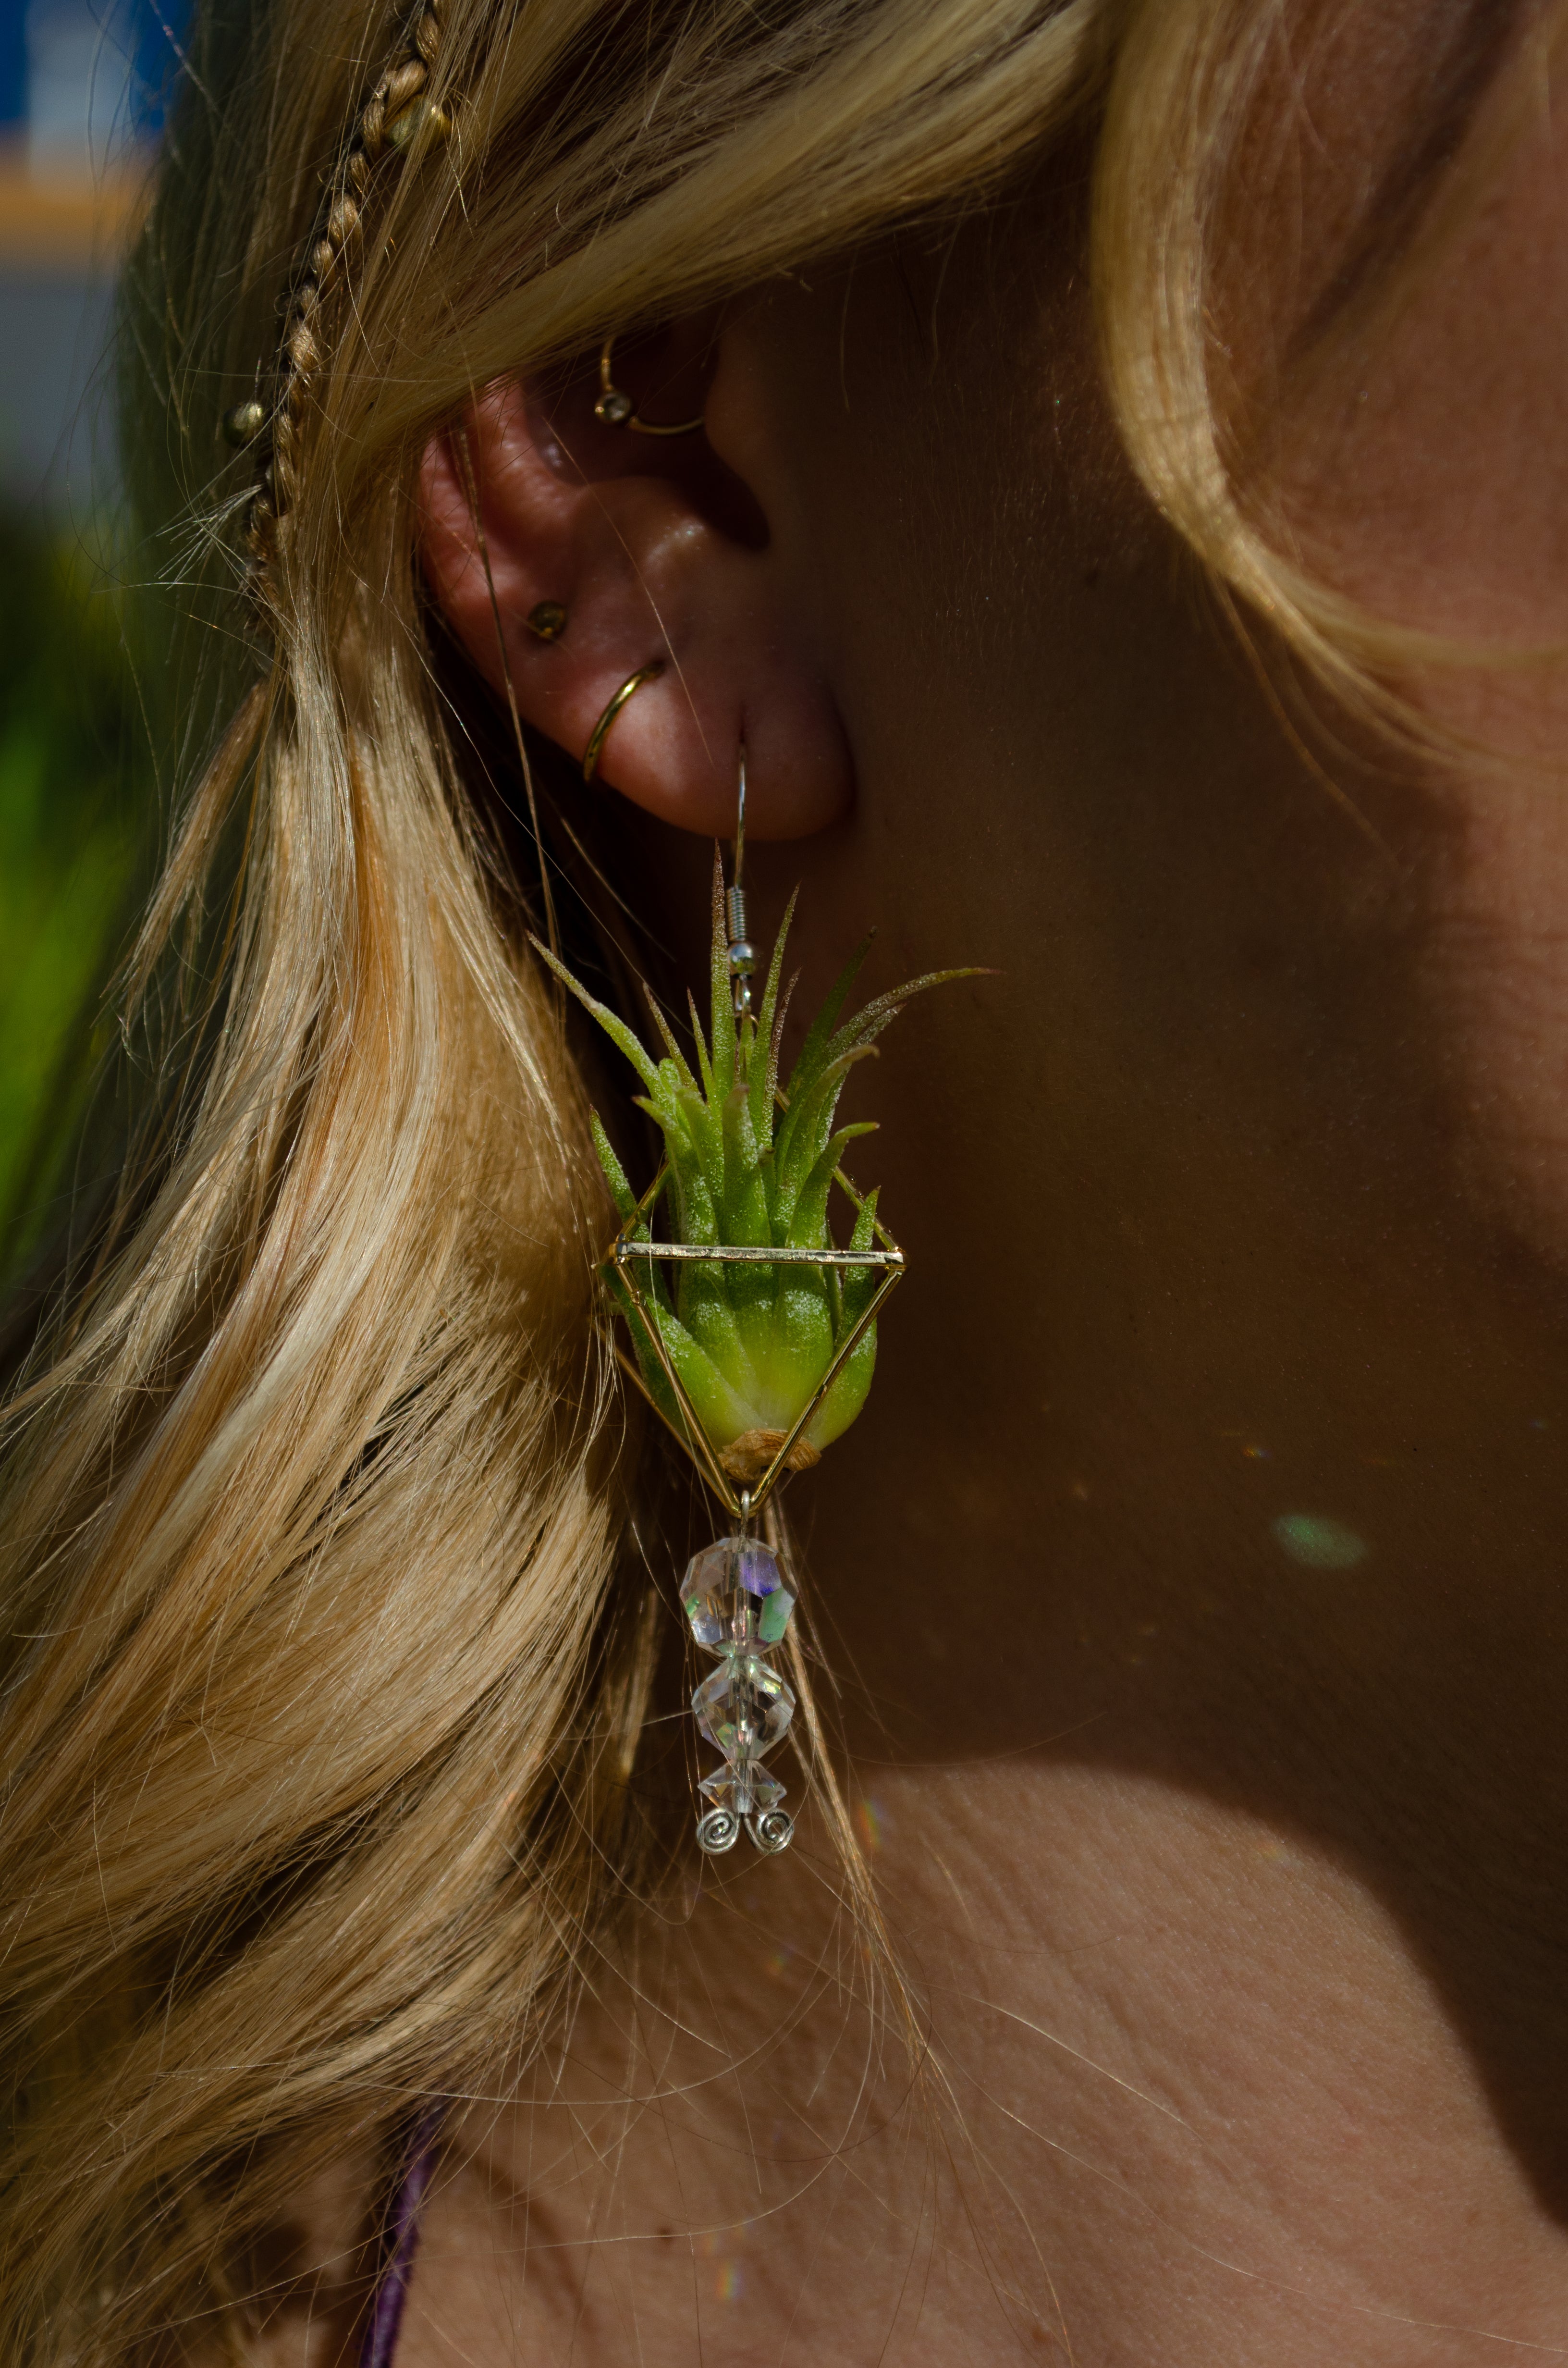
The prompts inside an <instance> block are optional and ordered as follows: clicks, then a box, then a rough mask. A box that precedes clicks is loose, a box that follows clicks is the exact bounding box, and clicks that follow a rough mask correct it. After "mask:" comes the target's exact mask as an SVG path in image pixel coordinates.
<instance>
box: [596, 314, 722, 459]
mask: <svg viewBox="0 0 1568 2368" xmlns="http://www.w3.org/2000/svg"><path fill="white" fill-rule="evenodd" d="M614 344H615V339H614V337H613V336H608V337H607V338H606V339H605V341H604V345H603V347H601V348H600V352H599V399H598V401H597V403H596V404H595V405H594V417H595V418H596V419H597V420H598V422H599V423H600V425H601V426H602V427H630V428H631V430H632V431H633V433H634V434H636V435H638V436H695V435H696V433H697V431H698V429H699V427H701V426H702V424H703V423H702V420H701V419H700V418H697V419H681V420H677V421H676V424H675V425H674V426H673V427H659V426H658V425H657V423H656V422H655V421H653V420H652V419H640V418H639V417H638V416H637V405H636V404H634V403H633V402H632V400H631V396H630V395H629V394H628V393H627V392H626V389H625V388H624V387H621V386H617V384H616V382H615V381H614V379H613V378H612V377H611V375H610V367H609V357H610V349H611V347H613V346H614Z"/></svg>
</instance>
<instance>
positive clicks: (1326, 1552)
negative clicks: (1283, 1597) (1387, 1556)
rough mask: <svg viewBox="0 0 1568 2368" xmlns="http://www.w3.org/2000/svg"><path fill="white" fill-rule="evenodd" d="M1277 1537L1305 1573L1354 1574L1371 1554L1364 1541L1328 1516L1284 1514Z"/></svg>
mask: <svg viewBox="0 0 1568 2368" xmlns="http://www.w3.org/2000/svg"><path fill="white" fill-rule="evenodd" d="M1274 1534H1275V1537H1276V1538H1277V1539H1278V1542H1279V1543H1280V1544H1281V1545H1282V1546H1283V1547H1284V1549H1285V1551H1286V1553H1287V1554H1289V1555H1290V1559H1291V1561H1292V1562H1299V1563H1300V1564H1301V1565H1302V1567H1303V1569H1306V1570H1354V1568H1355V1567H1356V1565H1357V1564H1358V1562H1365V1561H1366V1559H1367V1556H1368V1554H1369V1553H1370V1551H1371V1549H1370V1547H1369V1545H1368V1543H1367V1541H1366V1539H1365V1538H1363V1537H1358V1535H1357V1533H1356V1531H1354V1530H1352V1529H1347V1528H1346V1525H1345V1523H1344V1522H1343V1521H1336V1520H1335V1519H1334V1518H1333V1516H1332V1515H1331V1514H1328V1513H1281V1514H1280V1516H1279V1519H1278V1520H1277V1521H1276V1522H1275V1523H1274Z"/></svg>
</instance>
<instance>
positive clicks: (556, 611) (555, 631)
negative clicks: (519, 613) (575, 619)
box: [524, 600, 566, 642]
mask: <svg viewBox="0 0 1568 2368" xmlns="http://www.w3.org/2000/svg"><path fill="white" fill-rule="evenodd" d="M524 621H525V623H526V624H527V626H528V631H529V632H530V633H531V634H532V635H533V637H534V639H535V641H537V642H558V641H559V640H560V639H561V636H562V633H563V632H565V631H566V609H565V606H564V604H563V602H562V601H560V600H540V601H538V602H537V603H536V604H535V606H534V607H533V608H531V609H529V610H528V616H527V618H526V619H525V620H524Z"/></svg>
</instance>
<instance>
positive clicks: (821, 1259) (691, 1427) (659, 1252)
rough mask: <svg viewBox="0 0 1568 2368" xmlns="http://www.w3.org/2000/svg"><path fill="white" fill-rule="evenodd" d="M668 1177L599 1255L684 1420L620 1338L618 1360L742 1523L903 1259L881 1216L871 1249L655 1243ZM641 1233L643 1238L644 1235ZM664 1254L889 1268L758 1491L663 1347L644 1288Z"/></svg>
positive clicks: (782, 1467)
mask: <svg viewBox="0 0 1568 2368" xmlns="http://www.w3.org/2000/svg"><path fill="white" fill-rule="evenodd" d="M668 1176H669V1163H668V1161H666V1162H665V1165H664V1166H663V1167H661V1168H660V1170H659V1172H658V1174H657V1175H656V1176H655V1177H654V1178H653V1182H652V1183H651V1184H650V1185H649V1187H648V1190H646V1191H645V1192H644V1193H643V1195H642V1199H641V1201H638V1203H637V1206H636V1208H635V1209H633V1211H632V1212H631V1216H630V1217H628V1219H627V1220H626V1223H625V1224H623V1225H622V1226H621V1228H620V1231H619V1233H618V1234H617V1235H616V1237H615V1239H614V1240H613V1241H612V1242H611V1244H610V1246H609V1247H608V1249H607V1250H606V1252H605V1254H604V1256H603V1258H601V1259H600V1260H599V1266H598V1271H599V1273H600V1275H601V1277H603V1278H605V1279H606V1280H607V1281H608V1277H609V1275H610V1274H611V1273H612V1272H613V1274H614V1275H615V1276H616V1278H617V1279H618V1280H619V1282H620V1284H621V1286H622V1288H623V1290H624V1291H625V1293H626V1297H627V1300H628V1301H629V1302H630V1303H631V1315H627V1310H626V1308H625V1307H624V1306H618V1307H617V1308H616V1312H617V1313H618V1314H619V1315H621V1316H622V1317H623V1319H624V1320H625V1321H626V1322H627V1324H628V1326H629V1327H631V1329H632V1330H633V1331H635V1330H636V1328H637V1327H638V1326H641V1329H642V1335H643V1338H645V1340H646V1341H647V1343H648V1345H649V1347H650V1348H651V1349H652V1350H653V1355H654V1357H655V1358H656V1359H657V1360H658V1363H659V1366H660V1369H661V1371H662V1372H663V1373H664V1376H665V1381H666V1382H667V1383H669V1387H670V1395H671V1396H672V1397H673V1398H674V1400H675V1403H676V1411H677V1412H678V1414H679V1416H680V1422H679V1423H678V1424H676V1423H673V1422H672V1421H671V1420H670V1418H669V1416H668V1415H667V1414H666V1413H665V1409H664V1407H663V1406H660V1404H659V1402H658V1400H657V1399H656V1398H655V1397H654V1395H653V1391H652V1390H651V1389H650V1388H649V1387H648V1384H647V1383H646V1382H645V1381H644V1380H643V1378H642V1370H641V1368H640V1367H639V1365H638V1362H637V1360H636V1358H635V1357H634V1356H628V1354H627V1352H626V1350H625V1349H623V1348H622V1346H621V1344H620V1342H619V1340H616V1341H615V1344H614V1345H615V1354H616V1359H617V1361H618V1363H619V1366H620V1368H621V1371H622V1372H624V1373H625V1374H626V1375H627V1377H628V1379H629V1380H630V1381H631V1382H632V1383H634V1384H635V1386H636V1387H637V1389H638V1390H639V1391H641V1393H642V1396H643V1397H645V1398H646V1399H647V1401H648V1404H649V1405H650V1406H652V1407H653V1412H654V1413H655V1414H656V1415H657V1416H658V1417H659V1420H660V1421H661V1422H662V1423H663V1424H664V1426H665V1429H666V1430H667V1431H668V1432H669V1434H670V1436H671V1438H672V1439H674V1440H675V1441H676V1444H677V1446H679V1447H681V1448H683V1449H684V1450H685V1451H686V1453H687V1455H688V1456H689V1457H690V1458H691V1461H692V1463H694V1464H695V1466H696V1467H697V1471H698V1474H699V1477H700V1478H701V1479H702V1480H703V1481H704V1482H705V1483H706V1484H707V1486H708V1487H709V1488H710V1489H711V1491H712V1493H713V1494H714V1496H715V1497H718V1499H719V1502H720V1503H721V1504H722V1506H723V1508H724V1509H725V1511H726V1512H727V1513H728V1514H730V1516H731V1517H732V1519H733V1520H737V1521H748V1520H752V1519H753V1518H754V1517H755V1516H756V1514H758V1513H760V1512H761V1510H762V1508H763V1507H764V1505H765V1504H766V1503H767V1499H768V1498H769V1497H771V1495H772V1494H773V1491H774V1489H775V1488H776V1487H777V1486H778V1482H779V1480H780V1479H781V1478H782V1477H783V1474H784V1473H785V1471H786V1469H787V1468H788V1465H789V1459H790V1450H791V1449H792V1448H793V1447H794V1445H795V1442H796V1440H798V1439H799V1438H800V1437H801V1433H802V1432H803V1431H804V1429H805V1428H806V1426H807V1424H808V1423H809V1422H810V1421H811V1418H812V1415H814V1414H815V1412H816V1410H817V1408H818V1407H819V1406H821V1404H822V1402H823V1400H824V1398H825V1397H826V1395H827V1394H828V1391H829V1390H830V1389H831V1388H832V1387H833V1384H834V1382H835V1379H836V1378H837V1375H838V1372H839V1370H840V1368H841V1367H842V1366H843V1364H844V1362H845V1360H846V1358H848V1357H849V1355H850V1354H851V1352H852V1351H853V1349H855V1346H856V1344H857V1342H858V1340H859V1339H860V1338H861V1336H862V1334H863V1333H864V1332H865V1330H866V1328H867V1326H869V1324H871V1323H873V1322H874V1321H875V1319H876V1315H877V1310H878V1309H879V1308H880V1307H881V1304H882V1302H883V1300H884V1299H886V1298H887V1296H888V1293H889V1292H891V1291H892V1289H893V1287H894V1285H895V1284H897V1283H899V1282H902V1281H903V1276H904V1273H905V1263H904V1256H903V1251H902V1250H901V1249H900V1247H899V1246H898V1244H897V1243H896V1242H895V1241H894V1239H893V1237H892V1235H891V1234H890V1233H889V1232H888V1230H887V1227H886V1226H885V1225H884V1224H882V1223H881V1220H880V1219H878V1218H873V1219H872V1221H871V1224H872V1230H873V1232H874V1233H875V1235H876V1237H877V1241H878V1244H879V1247H877V1248H876V1249H871V1250H798V1249H773V1248H769V1247H767V1246H763V1247H759V1248H755V1249H754V1248H745V1249H740V1248H733V1247H727V1246H726V1245H724V1244H722V1243H721V1244H709V1243H706V1242H657V1241H653V1240H652V1239H650V1238H648V1237H647V1227H648V1220H649V1212H650V1211H651V1210H652V1209H653V1207H654V1205H655V1204H656V1202H657V1201H658V1198H659V1195H660V1193H661V1192H662V1191H663V1190H664V1189H665V1182H666V1180H667V1178H668ZM834 1181H835V1184H837V1185H838V1187H839V1188H840V1190H842V1191H843V1192H845V1193H846V1194H847V1196H848V1198H849V1199H850V1200H851V1201H853V1202H854V1203H855V1206H856V1207H857V1208H861V1207H863V1206H864V1202H863V1200H862V1198H861V1195H860V1194H859V1193H858V1191H857V1190H856V1189H855V1187H854V1185H853V1184H852V1183H851V1182H850V1180H849V1178H848V1177H847V1176H846V1175H845V1173H844V1171H843V1169H842V1168H841V1167H835V1169H834ZM640 1235H641V1236H642V1238H639V1236H640ZM661 1259H668V1260H670V1261H671V1262H672V1263H679V1262H681V1261H686V1262H688V1263H689V1262H696V1261H699V1260H700V1261H702V1262H704V1263H708V1264H711V1265H714V1266H815V1267H840V1268H842V1267H881V1269H883V1273H882V1279H881V1282H880V1283H879V1284H878V1285H877V1288H876V1290H875V1291H874V1292H872V1293H871V1297H870V1301H869V1304H868V1305H867V1307H866V1308H865V1310H864V1311H863V1313H862V1314H861V1315H860V1317H859V1320H858V1323H856V1324H855V1325H854V1326H852V1328H851V1329H850V1330H849V1331H848V1332H847V1333H846V1336H845V1338H843V1339H842V1340H841V1341H840V1342H839V1344H838V1347H837V1348H836V1349H835V1351H834V1355H833V1361H832V1363H831V1364H830V1365H829V1366H828V1368H827V1371H826V1372H824V1375H823V1377H822V1380H821V1381H820V1382H819V1383H818V1384H817V1387H816V1389H815V1391H814V1392H813V1393H812V1397H811V1400H810V1402H809V1404H807V1405H806V1406H803V1407H802V1408H801V1413H800V1414H799V1415H798V1416H797V1417H796V1419H795V1421H794V1423H793V1425H792V1426H791V1428H790V1429H789V1430H788V1431H787V1432H786V1433H785V1435H784V1438H783V1440H781V1441H780V1443H779V1446H778V1449H777V1450H776V1452H775V1453H774V1455H773V1457H772V1460H771V1462H770V1463H768V1465H767V1469H766V1471H765V1472H764V1473H763V1474H762V1477H761V1479H760V1480H758V1482H757V1484H756V1487H755V1488H737V1487H736V1486H734V1483H733V1481H732V1479H731V1477H730V1474H728V1473H727V1472H726V1471H725V1469H724V1467H723V1465H722V1463H721V1462H720V1461H719V1451H718V1450H717V1449H716V1448H715V1446H714V1445H713V1442H712V1440H710V1438H709V1436H708V1433H707V1431H706V1429H704V1427H703V1422H702V1417H701V1416H700V1415H699V1413H698V1411H697V1408H696V1407H695V1406H693V1404H692V1402H691V1397H690V1395H689V1393H688V1392H687V1388H686V1385H685V1383H683V1382H682V1380H681V1378H680V1375H679V1374H678V1373H677V1372H676V1369H675V1366H674V1365H673V1363H672V1362H671V1360H670V1354H669V1350H668V1349H666V1348H665V1340H664V1335H663V1334H662V1333H661V1331H660V1329H659V1323H658V1315H657V1312H656V1310H655V1309H654V1308H653V1307H651V1306H650V1304H649V1299H648V1293H647V1290H646V1281H651V1279H652V1269H653V1267H654V1266H655V1265H656V1264H657V1263H658V1262H659V1261H660V1260H661ZM640 1270H641V1271H640ZM607 1295H608V1294H607ZM613 1304H614V1303H613V1302H612V1305H613ZM612 1337H613V1336H612Z"/></svg>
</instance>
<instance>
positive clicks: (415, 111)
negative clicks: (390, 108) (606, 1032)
mask: <svg viewBox="0 0 1568 2368" xmlns="http://www.w3.org/2000/svg"><path fill="white" fill-rule="evenodd" d="M451 128H452V120H451V117H450V116H449V114H448V113H447V110H446V108H444V107H437V104H436V102H435V100H434V99H433V98H426V96H425V94H424V92H423V91H421V92H420V94H419V97H417V98H415V99H411V100H410V101H409V103H408V105H407V106H406V107H405V108H401V109H400V110H399V112H398V113H397V114H396V115H394V116H393V117H392V121H391V122H390V123H389V124H388V125H387V131H386V136H387V142H388V145H389V146H391V147H393V148H410V147H412V146H413V144H414V142H415V140H416V139H417V138H418V137H419V135H420V133H421V132H424V133H425V134H426V136H427V137H428V138H429V139H430V140H431V141H432V142H434V141H437V140H445V138H446V137H447V135H448V133H449V131H450V130H451Z"/></svg>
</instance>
